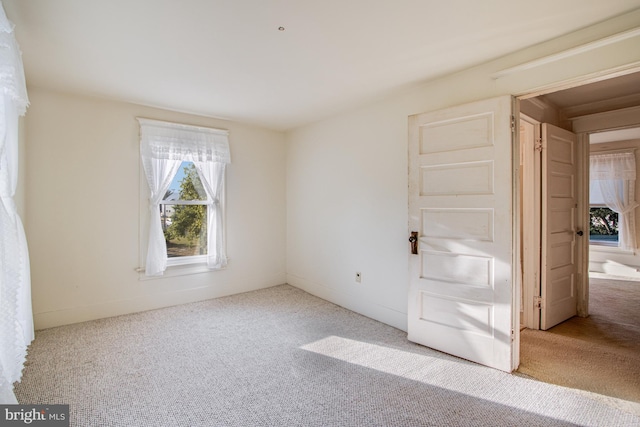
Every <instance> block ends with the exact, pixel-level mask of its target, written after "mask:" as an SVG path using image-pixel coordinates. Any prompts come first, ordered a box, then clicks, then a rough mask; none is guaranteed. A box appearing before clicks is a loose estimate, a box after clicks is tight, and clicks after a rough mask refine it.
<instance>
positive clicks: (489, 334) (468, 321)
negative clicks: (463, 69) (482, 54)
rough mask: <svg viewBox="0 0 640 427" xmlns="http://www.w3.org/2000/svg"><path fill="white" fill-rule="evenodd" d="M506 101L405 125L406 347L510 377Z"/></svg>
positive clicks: (415, 119)
mask: <svg viewBox="0 0 640 427" xmlns="http://www.w3.org/2000/svg"><path fill="white" fill-rule="evenodd" d="M512 102H513V101H512V98H511V97H509V96H507V97H501V98H496V99H490V100H485V101H481V102H475V103H472V104H467V105H462V106H458V107H454V108H449V109H446V110H441V111H436V112H432V113H425V114H420V115H415V116H412V117H410V119H409V138H410V141H409V227H410V231H415V232H417V242H416V243H417V254H412V255H410V265H409V275H410V286H409V306H408V316H409V319H408V337H409V340H411V341H414V342H416V343H419V344H422V345H425V346H428V347H432V348H434V349H437V350H440V351H443V352H446V353H450V354H453V355H456V356H459V357H462V358H464V359H468V360H471V361H474V362H478V363H481V364H483V365H487V366H491V367H494V368H497V369H500V370H503V371H507V372H510V371H511V370H512V367H513V365H512V324H513V320H512V319H513V317H512V306H513V301H512V292H513V289H512V286H513V278H514V273H513V271H514V270H513V259H512V258H513V227H512V225H513V219H512V213H513V203H512V202H513V190H512V189H513V173H512V163H513V160H512V152H513V151H512V150H513V143H512V139H513V132H512V126H513V125H512Z"/></svg>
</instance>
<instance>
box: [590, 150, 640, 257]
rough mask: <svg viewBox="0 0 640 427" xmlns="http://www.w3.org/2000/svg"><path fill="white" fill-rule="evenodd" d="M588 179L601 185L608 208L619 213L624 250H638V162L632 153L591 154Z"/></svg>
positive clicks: (619, 225)
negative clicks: (636, 197) (636, 219)
mask: <svg viewBox="0 0 640 427" xmlns="http://www.w3.org/2000/svg"><path fill="white" fill-rule="evenodd" d="M589 180H590V181H592V182H593V183H594V184H595V185H598V187H599V189H600V192H601V194H602V199H603V201H604V203H605V205H607V207H608V208H609V209H611V210H612V211H614V212H617V213H618V242H619V246H620V248H621V249H625V250H629V251H635V249H636V226H635V213H634V211H635V208H636V207H637V206H638V203H636V201H635V182H636V159H635V154H634V153H632V152H627V153H606V154H592V155H591V156H590V164H589Z"/></svg>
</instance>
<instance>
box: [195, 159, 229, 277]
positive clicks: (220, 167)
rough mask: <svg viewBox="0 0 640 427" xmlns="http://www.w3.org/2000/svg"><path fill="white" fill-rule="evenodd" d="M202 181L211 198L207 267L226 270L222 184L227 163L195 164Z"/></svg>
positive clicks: (208, 219)
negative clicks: (221, 202) (221, 201)
mask: <svg viewBox="0 0 640 427" xmlns="http://www.w3.org/2000/svg"><path fill="white" fill-rule="evenodd" d="M194 164H195V165H196V170H197V171H198V176H200V181H202V185H203V186H204V188H205V190H206V192H207V194H208V195H209V198H210V205H209V206H210V209H209V215H208V217H207V247H208V250H209V252H208V253H207V267H209V268H211V269H220V268H224V267H226V265H227V257H226V256H225V254H224V235H223V232H222V231H223V228H222V220H223V216H222V215H223V213H222V206H221V204H220V198H221V197H222V183H223V182H224V179H223V177H224V171H225V168H226V164H225V163H220V162H215V163H214V162H194Z"/></svg>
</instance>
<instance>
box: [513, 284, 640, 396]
mask: <svg viewBox="0 0 640 427" xmlns="http://www.w3.org/2000/svg"><path fill="white" fill-rule="evenodd" d="M589 296H590V312H591V315H590V316H589V317H587V318H581V317H574V318H572V319H569V320H567V321H566V322H563V323H561V324H560V325H558V326H556V327H554V328H551V329H550V330H548V331H533V330H528V329H527V330H524V331H522V332H521V334H520V338H521V346H520V349H521V350H520V368H519V370H518V371H519V372H521V373H523V374H526V375H529V376H531V377H533V378H536V379H539V380H541V381H546V382H550V383H553V384H559V385H563V386H566V387H572V388H578V389H582V390H588V391H592V392H595V393H599V394H603V395H607V396H612V397H617V398H620V399H625V400H628V401H631V402H638V403H640V282H637V281H624V280H615V279H595V278H592V279H590V292H589Z"/></svg>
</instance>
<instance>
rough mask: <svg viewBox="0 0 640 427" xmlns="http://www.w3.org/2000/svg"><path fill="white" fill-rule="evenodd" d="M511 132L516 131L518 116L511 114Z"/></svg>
mask: <svg viewBox="0 0 640 427" xmlns="http://www.w3.org/2000/svg"><path fill="white" fill-rule="evenodd" d="M511 132H512V133H516V116H514V115H513V114H512V115H511Z"/></svg>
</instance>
